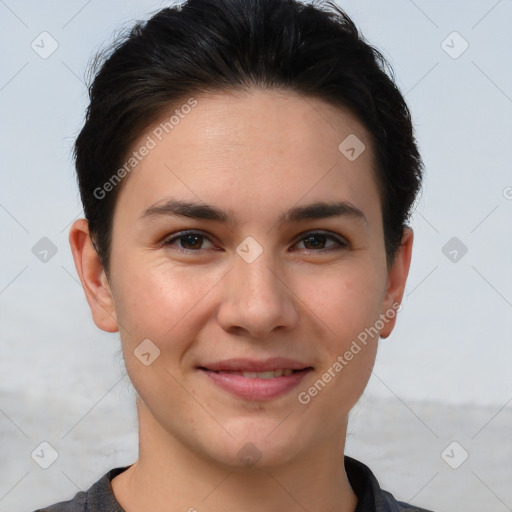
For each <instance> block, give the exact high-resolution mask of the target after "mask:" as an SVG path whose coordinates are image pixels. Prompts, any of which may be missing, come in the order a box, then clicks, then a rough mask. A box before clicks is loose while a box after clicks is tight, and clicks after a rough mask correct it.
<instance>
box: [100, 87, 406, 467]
mask: <svg viewBox="0 0 512 512" xmlns="http://www.w3.org/2000/svg"><path fill="white" fill-rule="evenodd" d="M196 99H197V105H196V106H195V107H194V108H192V109H190V112H189V113H188V114H187V115H186V116H183V117H180V120H179V123H178V124H176V125H175V126H174V127H173V129H172V131H169V134H168V135H167V134H165V132H164V133H163V135H164V136H162V133H161V131H162V130H161V129H160V131H158V126H159V123H155V125H154V126H152V127H150V128H149V129H148V130H147V132H146V133H144V134H143V135H142V136H141V137H140V139H139V140H138V141H137V142H136V143H135V144H134V146H133V148H132V150H133V151H136V150H138V149H139V148H140V147H142V146H143V145H145V144H146V145H147V143H148V141H149V139H148V137H150V138H151V140H153V141H154V142H155V144H154V147H152V148H151V149H150V151H149V152H148V154H147V155H146V156H145V157H144V158H143V159H141V161H140V163H138V165H137V166H136V167H135V168H134V169H133V170H132V171H131V173H130V175H129V177H128V178H127V179H126V181H125V183H123V188H122V190H121V191H120V194H119V196H118V199H117V204H116V209H115V213H114V222H113V237H112V250H111V259H110V269H111V275H110V282H109V283H108V285H109V286H108V293H109V294H111V298H112V302H111V303H108V304H107V303H105V304H106V305H105V304H104V308H103V309H105V308H107V309H108V308H111V313H112V315H111V316H110V317H108V319H105V315H104V314H103V316H101V313H99V312H97V310H98V308H97V306H96V307H95V306H93V305H92V303H91V301H90V303H91V308H92V309H93V315H94V316H95V320H96V323H97V324H98V325H99V326H100V327H102V328H104V329H105V330H116V329H117V328H119V331H120V335H121V340H122V346H123V353H124V357H125V361H126V368H127V371H128V374H129V376H130V378H131V380H132V382H133V385H134V387H135V389H136V391H137V393H138V395H139V397H140V400H141V402H142V404H143V407H142V408H141V409H140V410H139V414H141V411H142V414H144V415H146V416H147V419H148V421H149V420H150V422H152V423H153V424H158V425H159V428H160V429H161V432H164V433H165V435H168V436H169V438H172V439H174V440H177V441H178V442H179V443H181V444H182V445H184V446H186V447H187V448H188V449H190V450H192V451H193V452H194V453H196V454H198V455H199V456H203V457H206V458H211V459H213V460H216V461H221V462H223V463H226V464H230V465H240V464H241V463H242V454H245V453H246V452H247V451H249V452H251V450H252V451H253V452H254V453H249V455H253V456H257V457H261V461H260V463H261V464H267V465H268V466H272V465H278V464H282V463H285V462H287V461H291V460H292V459H298V458H300V457H306V456H310V455H311V453H312V452H313V451H314V450H318V449H319V447H321V446H328V445H329V446H331V447H332V445H333V444H334V445H337V444H339V443H340V436H341V434H343V435H342V436H341V437H342V438H343V439H344V434H345V428H346V421H347V415H348V412H349V411H350V409H351V408H352V406H353V405H354V404H355V403H356V401H357V400H358V399H359V397H360V395H361V394H362V392H363V389H364V387H365V386H366V383H367V381H368V378H369V376H370V373H371V369H372V367H373V363H374V360H375V355H376V349H377V341H378V334H375V332H376V330H378V331H380V332H381V335H382V336H387V335H388V334H389V333H390V332H391V330H392V327H393V324H394V315H395V314H396V312H395V310H394V309H393V304H395V306H396V304H397V302H398V301H399V300H400V299H401V294H402V292H403V286H404V284H405V278H406V275H407V268H408V258H407V254H405V253H404V254H405V255H402V256H401V255H400V253H399V255H398V257H397V259H396V260H395V263H394V265H393V267H392V268H391V269H388V268H387V265H386V255H385V248H384V237H383V226H382V215H381V202H380V198H379V194H378V190H377V186H376V182H375V172H374V159H373V154H372V150H371V143H370V139H369V135H368V132H367V131H366V130H365V129H364V127H363V126H362V124H361V123H360V122H358V120H357V118H356V117H354V116H353V115H352V114H351V113H350V112H348V111H346V110H340V109H336V108H334V107H332V106H330V105H328V104H326V103H324V102H323V101H321V100H317V99H312V98H304V97H303V96H300V95H296V94H294V93H291V92H289V93H284V92H276V91H270V92H269V91H266V92H265V91H258V90H253V91H251V92H249V93H244V94H241V93H240V94H218V95H209V96H200V97H196ZM187 111H188V110H187ZM171 115H172V113H171ZM169 117H170V115H168V114H167V113H165V115H162V120H165V119H169ZM155 134H159V136H158V137H157V136H156V135H155ZM351 134H352V136H353V135H355V136H356V137H357V138H358V139H359V141H361V142H362V143H363V144H364V145H365V149H364V151H363V152H362V153H361V154H360V155H359V156H358V157H357V158H356V159H353V158H351V159H349V158H347V156H346V154H347V153H345V154H343V152H341V151H340V149H339V148H338V147H339V145H340V143H342V141H344V140H345V139H346V138H347V136H349V135H351ZM160 138H161V140H159V139H160ZM349 140H350V139H349ZM149 145H150V146H153V144H152V143H150V144H149ZM360 147H362V146H360ZM348 154H349V155H350V156H353V155H351V153H350V152H349V153H348ZM179 202H182V203H187V205H185V206H186V207H185V206H184V205H183V204H180V203H179ZM319 203H321V205H319ZM194 205H196V206H197V205H202V208H197V207H196V208H194ZM205 205H208V207H205ZM327 205H329V206H328V207H327ZM320 206H323V208H322V207H320ZM406 245H407V244H406ZM409 245H410V244H409ZM92 302H94V301H92ZM395 309H396V307H395ZM391 310H393V314H392V315H391V314H389V312H390V311H391ZM383 315H387V316H386V321H382V319H383ZM100 317H101V318H100ZM365 329H367V331H365ZM368 329H369V331H368ZM368 332H370V334H368ZM362 333H366V337H365V335H364V334H362ZM363 339H364V342H363ZM143 340H150V342H148V341H145V342H144V344H143V345H140V344H141V342H143ZM354 343H355V345H354ZM138 347H139V348H138ZM356 347H358V348H356ZM141 353H143V354H145V355H144V356H141ZM348 353H351V354H352V356H350V354H348ZM137 354H138V356H137ZM141 359H142V360H143V361H144V362H145V363H146V364H144V363H143V362H141ZM336 363H338V364H336ZM272 370H277V372H274V373H273V372H272ZM283 370H284V373H282V371H283ZM258 372H260V373H258ZM315 390H316V391H315ZM246 443H252V445H254V446H252V445H246ZM244 446H245V448H244ZM240 450H242V451H240ZM244 450H245V452H244ZM256 454H257V455H256Z"/></svg>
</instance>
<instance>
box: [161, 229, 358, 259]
mask: <svg viewBox="0 0 512 512" xmlns="http://www.w3.org/2000/svg"><path fill="white" fill-rule="evenodd" d="M187 235H199V236H201V237H203V238H204V239H206V240H208V241H210V243H212V244H213V241H212V240H211V238H212V237H211V235H209V234H206V233H205V232H203V231H201V230H197V229H188V230H184V231H179V232H177V233H173V234H172V235H170V236H168V237H166V238H164V240H163V241H162V245H163V246H165V245H169V246H172V247H174V248H175V250H177V251H180V252H184V253H186V254H190V253H200V252H201V249H197V250H192V249H183V248H181V247H179V246H177V245H174V244H172V243H171V242H176V241H177V240H179V239H180V238H182V237H185V236H187ZM311 235H323V236H325V237H326V238H327V239H330V240H333V241H334V242H336V243H337V244H338V247H337V248H334V249H333V248H331V249H317V250H315V249H304V250H305V251H306V252H308V253H323V252H330V251H333V250H342V249H349V248H350V247H351V244H350V242H349V241H348V240H347V239H346V238H345V237H343V236H341V235H339V234H337V233H333V232H330V231H327V230H322V229H317V230H308V231H304V232H303V233H300V234H299V235H298V236H297V237H296V238H295V242H294V243H293V245H297V244H298V243H299V242H302V241H303V240H304V239H305V238H307V237H308V236H311Z"/></svg>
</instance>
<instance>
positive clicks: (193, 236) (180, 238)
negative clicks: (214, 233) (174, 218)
mask: <svg viewBox="0 0 512 512" xmlns="http://www.w3.org/2000/svg"><path fill="white" fill-rule="evenodd" d="M204 240H208V241H209V242H210V244H211V241H210V240H209V238H208V237H207V236H206V235H203V234H202V233H200V232H199V231H183V232H181V233H177V234H176V235H173V236H172V237H170V238H168V239H167V240H165V241H164V245H170V246H175V247H176V248H177V249H178V250H181V251H183V252H198V251H199V250H200V249H204V247H201V246H202V245H203V243H204ZM175 242H178V243H179V246H177V245H176V244H175ZM180 246H181V247H180ZM212 246H213V245H212Z"/></svg>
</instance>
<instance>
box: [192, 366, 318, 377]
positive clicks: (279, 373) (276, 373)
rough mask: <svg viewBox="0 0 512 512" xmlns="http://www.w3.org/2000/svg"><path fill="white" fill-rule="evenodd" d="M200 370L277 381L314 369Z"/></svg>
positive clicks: (203, 368)
mask: <svg viewBox="0 0 512 512" xmlns="http://www.w3.org/2000/svg"><path fill="white" fill-rule="evenodd" d="M199 369H200V370H204V371H207V372H213V373H217V374H219V375H222V374H224V375H240V376H242V377H245V378H246V379H275V378H276V377H287V376H288V375H291V374H292V373H300V372H306V371H307V370H311V369H312V367H311V366H309V367H307V368H303V369H301V370H293V369H291V368H278V369H276V370H267V371H264V372H254V371H243V370H210V369H208V368H205V367H199Z"/></svg>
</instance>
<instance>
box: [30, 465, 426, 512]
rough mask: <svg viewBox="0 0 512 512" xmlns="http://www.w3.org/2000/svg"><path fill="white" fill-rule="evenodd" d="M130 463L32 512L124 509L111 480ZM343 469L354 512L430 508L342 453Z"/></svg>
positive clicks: (414, 511)
mask: <svg viewBox="0 0 512 512" xmlns="http://www.w3.org/2000/svg"><path fill="white" fill-rule="evenodd" d="M129 467H130V466H125V467H120V468H114V469H111V470H110V471H109V472H108V473H106V474H105V475H103V476H102V477H101V478H100V479H99V480H98V481H97V482H96V483H95V484H93V485H92V486H91V487H90V488H89V489H88V490H87V491H80V492H78V493H77V494H76V495H75V497H74V498H73V499H71V500H69V501H62V502H60V503H56V504H55V505H51V506H49V507H45V508H41V509H38V510H36V511H35V512H124V510H123V509H122V508H121V505H119V503H118V502H117V500H116V497H115V496H114V493H113V492H112V486H111V484H110V481H111V480H112V479H113V478H114V477H115V476H117V475H119V473H122V472H123V471H125V470H126V469H128V468H129ZM345 470H346V472H347V477H348V480H349V482H350V485H351V486H352V489H353V490H354V492H355V493H356V495H357V498H358V502H357V507H356V510H355V512H431V511H429V510H426V509H424V508H418V507H415V506H413V505H408V504H407V503H403V502H401V501H397V500H395V498H394V497H393V495H392V494H390V493H389V492H387V491H383V490H382V489H381V488H380V486H379V483H378V482H377V479H376V478H375V476H374V474H373V473H372V472H371V470H370V468H368V467H367V466H365V465H364V464H363V463H362V462H359V461H357V460H355V459H353V458H351V457H348V456H345Z"/></svg>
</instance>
